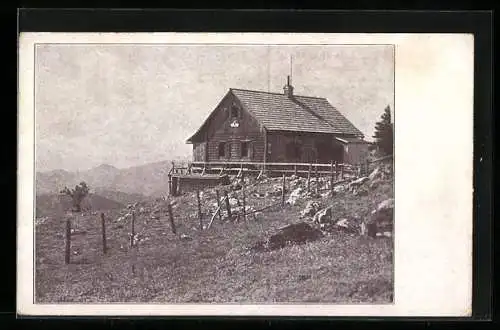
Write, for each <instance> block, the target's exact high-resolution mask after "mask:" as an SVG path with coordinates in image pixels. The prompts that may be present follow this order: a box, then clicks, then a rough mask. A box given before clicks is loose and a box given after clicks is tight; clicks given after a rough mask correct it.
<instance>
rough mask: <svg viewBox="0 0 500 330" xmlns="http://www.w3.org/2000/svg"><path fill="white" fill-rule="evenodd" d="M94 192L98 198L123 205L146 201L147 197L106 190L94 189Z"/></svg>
mask: <svg viewBox="0 0 500 330" xmlns="http://www.w3.org/2000/svg"><path fill="white" fill-rule="evenodd" d="M94 192H95V194H97V195H99V196H102V197H105V198H107V199H110V200H114V201H117V202H119V203H122V204H124V205H127V204H133V203H135V202H141V201H144V200H146V199H147V196H144V195H143V194H137V193H125V192H122V191H115V190H109V189H106V188H96V189H94Z"/></svg>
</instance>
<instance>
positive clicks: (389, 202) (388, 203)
mask: <svg viewBox="0 0 500 330" xmlns="http://www.w3.org/2000/svg"><path fill="white" fill-rule="evenodd" d="M385 209H394V198H388V199H386V200H384V201H382V202H380V203H379V204H378V205H377V209H376V211H382V210H385ZM373 213H374V212H373Z"/></svg>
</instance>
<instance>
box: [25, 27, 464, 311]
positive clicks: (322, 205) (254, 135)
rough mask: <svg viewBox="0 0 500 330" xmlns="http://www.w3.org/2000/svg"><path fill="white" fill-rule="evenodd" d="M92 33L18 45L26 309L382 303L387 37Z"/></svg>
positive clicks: (387, 293) (390, 126)
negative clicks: (25, 104) (27, 101)
mask: <svg viewBox="0 0 500 330" xmlns="http://www.w3.org/2000/svg"><path fill="white" fill-rule="evenodd" d="M96 39H97V40H96V41H92V40H90V39H84V38H83V39H82V40H83V41H78V38H76V39H73V40H71V41H70V42H64V41H57V39H55V38H48V40H45V41H39V42H36V41H35V42H34V43H32V48H31V49H30V50H29V51H31V52H32V53H31V56H30V60H31V61H32V62H31V63H30V65H32V71H31V79H32V81H31V83H32V90H31V91H29V92H30V93H31V96H30V97H31V98H32V99H31V101H32V106H33V108H32V109H31V110H29V111H33V114H32V121H31V122H30V124H31V125H30V126H26V127H27V128H26V129H32V134H33V135H32V137H33V141H32V143H33V145H32V148H33V149H32V155H33V163H32V164H30V166H32V173H33V174H32V175H33V177H32V180H33V181H32V182H33V183H32V187H33V196H32V198H31V203H32V206H33V208H32V210H26V212H31V214H32V217H33V223H32V226H31V227H30V228H31V229H29V230H31V231H32V233H31V234H29V235H31V236H26V238H27V240H28V241H29V240H30V239H31V238H32V245H33V246H32V250H31V251H30V252H29V254H27V255H26V256H28V255H29V258H31V261H32V266H30V267H32V268H31V269H32V274H31V275H29V276H32V283H31V284H32V304H34V305H51V306H52V305H61V304H72V305H78V306H84V305H93V304H100V305H102V306H104V305H108V306H111V305H113V304H135V305H139V304H143V305H149V306H153V305H165V304H167V305H170V306H172V305H178V306H182V305H185V306H187V305H191V306H193V304H195V305H194V306H196V304H200V306H201V305H203V304H209V305H210V304H211V305H215V304H217V305H227V306H229V307H230V306H235V305H249V306H250V305H254V306H255V307H258V306H259V305H261V308H262V305H265V306H266V307H265V308H267V306H272V305H287V306H293V305H300V306H308V305H311V306H316V305H318V306H319V305H322V306H325V305H332V306H335V305H339V306H342V305H344V306H345V305H347V306H357V305H359V306H364V307H370V306H382V307H383V306H384V305H387V306H388V307H389V308H390V306H395V304H396V300H397V299H395V290H396V287H395V277H396V274H395V272H397V271H398V265H396V258H395V254H397V253H399V251H400V250H401V251H404V247H403V248H400V250H399V249H397V245H396V244H395V242H396V240H398V237H399V236H398V235H399V233H397V231H396V230H395V228H396V227H398V226H399V228H402V227H404V228H405V229H406V230H407V231H406V233H402V235H403V236H401V241H404V242H406V244H408V243H409V241H408V240H406V237H408V235H409V234H410V236H411V234H412V233H411V231H412V230H411V228H412V227H411V226H406V225H405V222H404V221H408V220H409V218H408V217H407V216H406V214H408V213H404V214H403V216H402V217H401V218H403V219H402V220H401V221H403V222H401V225H399V224H400V222H399V221H400V217H399V216H398V214H396V213H395V211H396V210H398V205H402V208H401V210H404V211H405V212H407V211H408V210H409V209H410V210H413V212H414V211H415V210H416V209H415V208H413V209H412V208H411V207H408V202H407V199H405V197H406V198H409V197H411V196H412V195H411V194H408V193H406V194H405V197H402V202H401V204H399V203H400V202H399V198H400V196H399V195H398V197H396V196H395V191H396V189H395V187H396V182H398V180H399V176H398V175H399V170H400V167H398V168H397V170H396V164H397V162H398V157H399V155H400V152H399V150H400V149H403V148H400V149H397V148H396V145H398V144H399V145H400V146H401V145H402V144H403V143H406V144H405V147H404V149H406V153H405V151H401V155H402V158H401V159H402V162H403V161H406V163H405V164H408V163H407V162H408V160H409V158H408V153H409V152H408V150H409V149H411V148H413V149H412V150H413V151H414V152H416V151H418V147H415V145H414V144H412V143H407V142H406V141H408V134H409V133H408V130H406V133H405V132H402V134H401V136H402V140H398V139H399V132H400V131H397V130H396V127H398V125H400V124H398V120H399V118H400V117H399V115H400V113H399V112H398V108H397V103H396V77H397V74H396V48H397V45H396V44H397V42H387V41H384V39H383V38H382V39H380V40H379V41H378V42H377V41H376V42H366V41H365V42H356V41H352V42H342V38H340V40H338V42H329V43H326V42H317V43H315V42H312V41H310V40H314V39H310V40H308V42H299V41H297V42H293V40H291V41H290V42H285V41H283V42H281V43H278V42H272V41H269V40H266V38H265V37H264V38H262V37H261V38H260V39H252V40H251V42H246V41H245V40H244V38H241V40H238V38H234V39H232V40H231V42H228V41H227V40H226V41H224V42H220V40H219V39H217V38H213V39H210V38H204V39H198V40H197V41H191V42H190V41H189V38H186V39H185V40H186V41H184V42H183V41H182V38H177V39H175V38H171V39H170V40H168V38H164V39H163V40H162V39H156V41H155V42H148V41H144V42H141V41H140V40H138V41H137V42H131V41H130V40H129V39H127V41H126V42H120V41H119V38H115V39H113V37H112V36H110V37H109V38H107V39H106V40H102V41H99V38H96ZM292 39H293V38H292ZM344 39H345V38H344ZM75 40H76V41H75ZM200 40H203V41H200ZM255 40H258V41H255ZM422 53H423V51H422ZM417 55H418V54H417ZM402 62H403V61H402ZM417 69H418V67H417ZM417 71H418V70H417ZM412 79H413V80H414V81H415V82H416V83H417V84H418V79H419V78H418V76H412ZM402 92H403V94H404V91H402ZM422 113H423V114H424V115H425V111H424V110H423V111H422ZM404 116H405V114H404V113H403V114H402V115H401V117H402V118H403V119H402V120H403V121H402V124H401V126H399V127H403V126H402V125H405V124H406V125H408V123H409V121H408V116H407V117H406V118H405V117H404ZM415 124H416V125H419V126H420V129H422V130H423V132H422V135H425V130H426V127H425V124H424V125H422V124H423V123H422V122H420V123H415ZM429 126H430V129H431V128H432V125H429ZM405 127H408V126H405ZM412 132H413V131H412ZM413 133H414V132H413ZM438 138H439V137H438ZM405 139H406V140H405ZM422 140H425V137H422ZM400 141H401V142H400ZM422 142H424V141H422ZM414 155H415V157H419V156H418V154H414ZM420 159H421V158H420ZM408 169H409V168H405V169H402V170H401V172H402V177H401V180H402V181H401V182H405V180H406V179H407V178H408V172H407V170H408ZM405 170H406V172H405ZM413 175H416V176H413ZM431 175H432V174H431ZM411 176H412V179H416V178H417V177H418V171H416V172H413V173H412V175H411ZM406 182H407V181H406ZM405 187H406V188H410V187H409V186H408V185H406V186H405ZM28 190H29V188H28V186H26V191H25V193H27V198H30V196H29V194H30V192H29V191H28ZM414 192H415V193H416V192H417V190H414ZM454 201H456V199H454ZM419 205H420V206H423V204H422V203H420V204H419ZM405 207H406V209H404V208H405ZM419 210H421V211H422V212H425V207H422V208H419ZM401 212H403V211H401ZM410 213H411V212H410ZM29 214H30V213H26V215H28V216H29ZM25 220H26V219H25ZM443 225H444V224H443ZM25 233H27V232H25ZM430 235H431V236H432V234H430ZM462 237H463V236H462ZM419 239H420V240H422V239H423V240H425V238H424V237H422V236H420V237H419ZM404 242H403V243H402V244H405V243H404ZM18 252H19V251H18ZM423 253H424V254H425V253H428V252H425V251H423ZM23 255H24V254H23ZM400 256H401V257H400V258H404V259H407V258H408V257H410V256H411V254H400ZM410 259H411V257H410ZM23 260H25V262H29V261H27V260H28V258H26V259H23ZM406 264H408V261H407V262H406ZM401 269H404V268H401ZM455 270H456V269H455ZM455 270H454V271H453V272H455ZM454 274H455V273H454ZM25 275H26V276H28V274H26V273H25ZM424 277H425V276H424ZM28 285H29V283H28ZM30 290H31V289H30ZM465 290H467V288H466V289H465ZM403 291H404V290H403ZM61 306H62V305H61ZM229 307H226V308H229ZM82 308H83V307H82ZM97 308H99V307H97ZM195 308H196V307H195ZM223 308H224V307H223ZM193 312H195V311H193Z"/></svg>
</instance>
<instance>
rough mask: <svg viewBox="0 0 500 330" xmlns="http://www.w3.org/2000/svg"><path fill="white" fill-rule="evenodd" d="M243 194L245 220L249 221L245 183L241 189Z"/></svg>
mask: <svg viewBox="0 0 500 330" xmlns="http://www.w3.org/2000/svg"><path fill="white" fill-rule="evenodd" d="M241 192H242V194H243V220H244V221H247V204H246V198H245V197H246V196H245V184H244V183H243V187H242V188H241Z"/></svg>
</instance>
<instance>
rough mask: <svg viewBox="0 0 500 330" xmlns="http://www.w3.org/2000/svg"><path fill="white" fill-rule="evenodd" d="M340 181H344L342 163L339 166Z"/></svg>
mask: <svg viewBox="0 0 500 330" xmlns="http://www.w3.org/2000/svg"><path fill="white" fill-rule="evenodd" d="M340 180H344V163H342V164H340Z"/></svg>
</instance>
